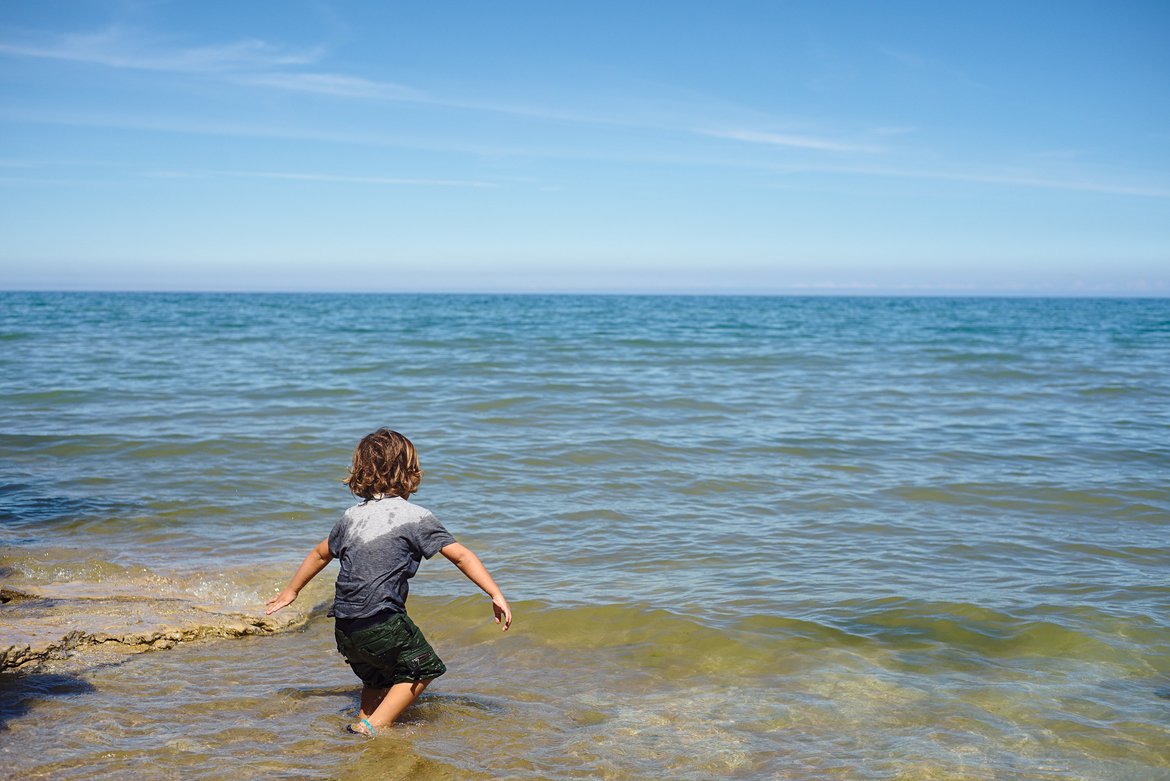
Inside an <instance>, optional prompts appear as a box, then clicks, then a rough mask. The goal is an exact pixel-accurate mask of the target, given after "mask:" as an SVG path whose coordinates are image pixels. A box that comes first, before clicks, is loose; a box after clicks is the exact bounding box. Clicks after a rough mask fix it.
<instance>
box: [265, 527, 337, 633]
mask: <svg viewBox="0 0 1170 781" xmlns="http://www.w3.org/2000/svg"><path fill="white" fill-rule="evenodd" d="M331 561H333V554H332V553H330V552H329V539H328V538H326V539H324V540H321V541H320V542H319V543H317V545H316V546H315V547H314V548H313V550H311V551H309V555H308V556H306V557H305V560H304V561H302V562H301V566H300V567H299V568H298V569H297V574H295V575H293V577H292V580H290V581H289V582H288V585H287V586H285V587H284V590H283V591H281V592H280V593H279V594H277V595H276V596H274V597H273V598H272V599H270V600H268V601H267V602H266V603H265V605H266V609H265V610H264V615H266V616H270V615H272V614H273V613H275V612H276V611H277V610H280V609H281V608H282V607H287V606H288V605H291V604H292V603H293V600H295V599H296V598H297V594H299V593H301V589H303V588H304V587H305V584H307V583H308V582H309V581H310V580H312V579H313V578H314V577H315V576H316V575H317V573H318V572H320V571H321V570H323V569H325V565H326V564H328V563H329V562H331Z"/></svg>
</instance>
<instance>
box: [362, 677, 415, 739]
mask: <svg viewBox="0 0 1170 781" xmlns="http://www.w3.org/2000/svg"><path fill="white" fill-rule="evenodd" d="M429 683H430V681H413V682H412V681H407V682H405V683H396V684H394V685H393V686H391V687H390V688H389V689H387V690H386V693H385V695H384V696H383V697H382V701H381V702H380V703H378V706H377V707H376V708H374V712H373V713H371V714H370V715H369V716H366V717H365V718H368V719H369V721H370V723H371V724H373V725H374V729H381V728H382V727H388V726H390V725H391V724H393V723H394V722H395V720H396V719H397V718H398V717H399V716H401V715H402V712H403V711H404V710H406V709H407V708H409V707H410V704H411V703H412V702H414V701H415V700H417V699H418V695H420V694H422V693H423V689H425V688H427V684H429ZM362 694H363V697H362V705H363V710H364V709H365V708H364V706H365V696H364V695H365V690H364V689H363V690H362Z"/></svg>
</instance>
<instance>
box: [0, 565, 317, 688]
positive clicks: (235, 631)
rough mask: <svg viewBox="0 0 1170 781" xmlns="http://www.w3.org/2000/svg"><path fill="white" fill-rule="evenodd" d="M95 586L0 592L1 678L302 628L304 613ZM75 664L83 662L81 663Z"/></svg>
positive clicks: (15, 587)
mask: <svg viewBox="0 0 1170 781" xmlns="http://www.w3.org/2000/svg"><path fill="white" fill-rule="evenodd" d="M98 588H99V587H98V586H97V584H94V583H51V584H35V585H34V584H27V585H26V584H5V585H4V586H3V587H0V672H4V671H9V670H19V671H30V670H35V669H37V668H38V667H40V666H41V665H42V664H44V663H45V662H48V661H51V660H62V659H74V658H76V657H78V656H80V655H86V656H89V655H91V652H93V653H96V654H100V655H102V656H103V657H104V656H106V655H108V654H114V655H117V656H124V655H129V654H136V653H143V652H146V651H157V650H164V649H168V648H173V647H174V646H175V645H177V644H179V643H183V642H189V641H193V640H202V639H207V638H231V637H244V636H247V635H265V634H272V633H274V632H280V631H284V630H287V629H292V628H295V627H297V626H300V625H303V624H304V623H305V622H306V621H308V619H309V613H310V612H311V611H310V609H309V608H310V607H311V605H312V602H311V601H308V600H306V603H305V604H306V605H307V606H308V607H305V608H304V609H295V608H294V606H290V607H288V608H285V609H284V610H282V611H280V612H279V613H277V614H276V615H274V616H264V615H263V611H262V609H261V608H260V606H257V608H256V611H255V613H251V612H244V611H242V610H241V609H240V608H239V606H232V605H222V604H212V603H208V602H206V601H201V600H198V599H196V598H194V597H191V596H186V595H182V594H165V593H159V594H150V593H128V592H123V593H113V594H111V593H109V591H108V589H104V590H103V591H104V593H99V592H98V591H97V589H98ZM79 661H80V660H79Z"/></svg>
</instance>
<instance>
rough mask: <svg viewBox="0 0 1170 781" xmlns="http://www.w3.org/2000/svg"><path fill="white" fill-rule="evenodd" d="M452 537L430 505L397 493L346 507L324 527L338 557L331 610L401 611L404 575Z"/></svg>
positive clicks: (356, 613)
mask: <svg viewBox="0 0 1170 781" xmlns="http://www.w3.org/2000/svg"><path fill="white" fill-rule="evenodd" d="M453 542H455V538H454V537H452V536H451V535H450V534H449V533H448V532H447V530H446V529H444V528H443V524H441V523H439V519H438V518H436V517H435V516H434V515H433V514H432V513H431V511H430V510H427V509H424V508H422V507H419V506H418V505H417V504H411V503H410V502H408V501H406V500H405V499H403V498H402V497H399V496H387V497H385V498H382V499H368V500H366V501H364V502H362V503H361V504H355V505H354V506H353V507H350V508H349V509H348V510H346V511H345V514H344V515H342V516H341V520H340V521H338V522H337V524H336V525H335V526H334V527H333V531H331V532H329V552H330V553H331V554H333V557H334V558H336V559H337V560H338V561H339V562H341V571H340V572H339V573H337V592H336V596H335V597H334V600H333V613H334V615H336V616H337V617H338V618H366V617H368V616H372V615H374V614H376V613H380V612H382V611H383V610H390V611H392V612H395V613H405V612H406V595H407V594H408V593H409V586H408V585H407V581H408V580H409V579H410V578H412V577H413V576H414V573H416V572H418V565H419V562H420V561H422V559H423V558H428V559H429V558H430V557H431V556H434V555H435V554H436V553H438V552H439V549H440V548H443V547H445V546H447V545H450V544H452V543H453Z"/></svg>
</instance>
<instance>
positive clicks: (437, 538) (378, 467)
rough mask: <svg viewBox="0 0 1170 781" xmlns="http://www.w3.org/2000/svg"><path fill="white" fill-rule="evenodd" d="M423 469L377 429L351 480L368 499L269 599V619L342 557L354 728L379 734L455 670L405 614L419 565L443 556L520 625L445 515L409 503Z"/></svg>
mask: <svg viewBox="0 0 1170 781" xmlns="http://www.w3.org/2000/svg"><path fill="white" fill-rule="evenodd" d="M421 479H422V470H421V469H419V466H418V453H417V452H416V451H415V449H414V445H412V444H411V442H410V440H409V439H407V438H406V437H404V436H402V435H401V434H399V433H398V432H397V431H390V430H389V429H385V428H382V429H378V430H377V431H375V432H374V433H373V434H370V435H369V436H367V437H365V438H364V439H363V440H362V441H361V442H359V443H358V446H357V448H356V449H355V450H354V452H353V466H352V467H350V472H349V477H347V478H346V480H345V482H346V484H347V485H348V486H349V490H350V491H352V492H353V494H354V495H355V496H358V497H360V498H361V499H362V500H363V501H362V502H361V503H360V504H356V505H354V506H353V507H350V508H349V509H348V510H346V511H345V514H344V515H343V516H341V520H339V521H338V522H337V525H336V526H334V527H333V531H331V532H330V533H329V536H328V537H326V538H325V539H324V540H321V542H320V543H318V544H317V546H316V547H315V548H313V550H312V551H310V552H309V555H308V556H306V557H305V560H304V562H303V563H302V564H301V566H300V568H299V569H298V570H297V572H296V574H295V575H293V578H292V580H290V581H289V584H288V585H287V586H285V588H284V590H283V591H281V592H280V593H279V594H277V595H276V596H275V597H273V598H272V599H270V600H268V602H267V610H266V611H265V612H266V614H267V615H271V614H273V613H275V612H276V611H277V610H280V609H281V608H282V607H285V606H287V605H289V604H291V603H292V602H293V600H295V599H296V598H297V594H298V593H300V590H301V589H302V588H304V587H305V584H307V583H308V582H309V581H310V580H312V579H313V577H314V576H315V575H316V574H317V573H318V572H320V571H321V570H322V569H324V568H325V565H326V564H328V563H329V562H330V561H332V560H333V559H335V558H336V559H340V560H341V571H340V572H338V573H337V591H336V597H335V598H334V602H333V615H334V616H335V617H336V619H337V628H336V630H335V632H334V636H335V637H336V638H337V650H338V651H340V652H341V653H342V655H343V656H345V660H346V661H347V662H348V663H349V666H350V667H352V668H353V671H354V672H355V673H357V676H358V677H359V678H361V679H362V698H361V710H360V712H359V713H358V721H357V722H356V723H355V724H351V725H350V726H349V727H348V729H349V731H350V732H355V733H359V734H364V735H370V736H373V735H375V734H377V731H378V730H380V729H382V728H383V727H387V726H389V725H390V724H393V723H394V720H395V719H397V718H398V717H399V716H400V715H401V714H402V712H403V711H404V710H406V709H407V707H409V706H410V704H411V703H412V702H414V701H415V699H416V698H417V697H418V696H419V695H420V694H422V691H423V689H425V688H427V684H429V683H430V682H431V681H433V680H434V679H435V678H438V677H439V676H440V675H442V674H443V673H445V672H446V671H447V667H446V665H444V664H443V662H442V661H441V660H440V659H439V657H438V655H437V654H436V653H435V651H434V649H433V648H431V646H430V644H429V643H427V641H426V638H424V637H423V635H422V632H420V631H419V629H418V627H417V626H415V625H414V622H413V621H411V620H410V617H409V616H407V615H406V595H407V592H408V583H407V581H408V580H409V579H410V578H411V577H413V576H414V573H415V572H417V571H418V565H419V562H420V561H421V560H422V559H423V558H427V559H429V558H430V557H431V556H434V555H435V554H436V553H442V554H443V555H444V556H445V557H446V558H447V559H448V560H450V562H451V563H452V564H454V565H455V566H456V567H458V568H459V570H460V571H461V572H462V573H463V574H464V575H466V576H467V577H468V578H469V579H470V580H471V581H472V582H473V583H475V585H477V586H479V587H480V588H481V589H483V590H484V591H485V592H487V595H488V596H489V597H491V598H492V612H493V613H495V617H496V623H497V624H500V623H502V624H503V627H504V631H505V632H506V631H508V627H509V626H511V625H512V611H511V610H510V609H509V608H508V602H507V600H505V599H504V595H503V593H501V592H500V588H499V586H497V585H496V582H495V581H494V580H492V576H491V575H490V574H488V571H487V569H486V568H485V567H484V566H483V564H482V563H481V562H480V560H479V557H477V556H476V555H475V554H474V553H472V552H471V551H470V550H468V549H467V548H465V547H464V546H462V545H460V544H459V543H457V542H455V538H454V537H452V536H451V535H450V534H449V533H448V532H447V530H446V529H444V528H443V525H442V524H441V523H439V521H438V519H437V518H435V516H434V515H432V514H431V512H430V511H429V510H425V509H423V508H422V507H419V506H418V505H416V504H412V503H411V502H409V501H407V499H408V498H409V497H410V495H411V494H413V493H414V492H415V491H417V490H418V484H419V481H420V480H421Z"/></svg>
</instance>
